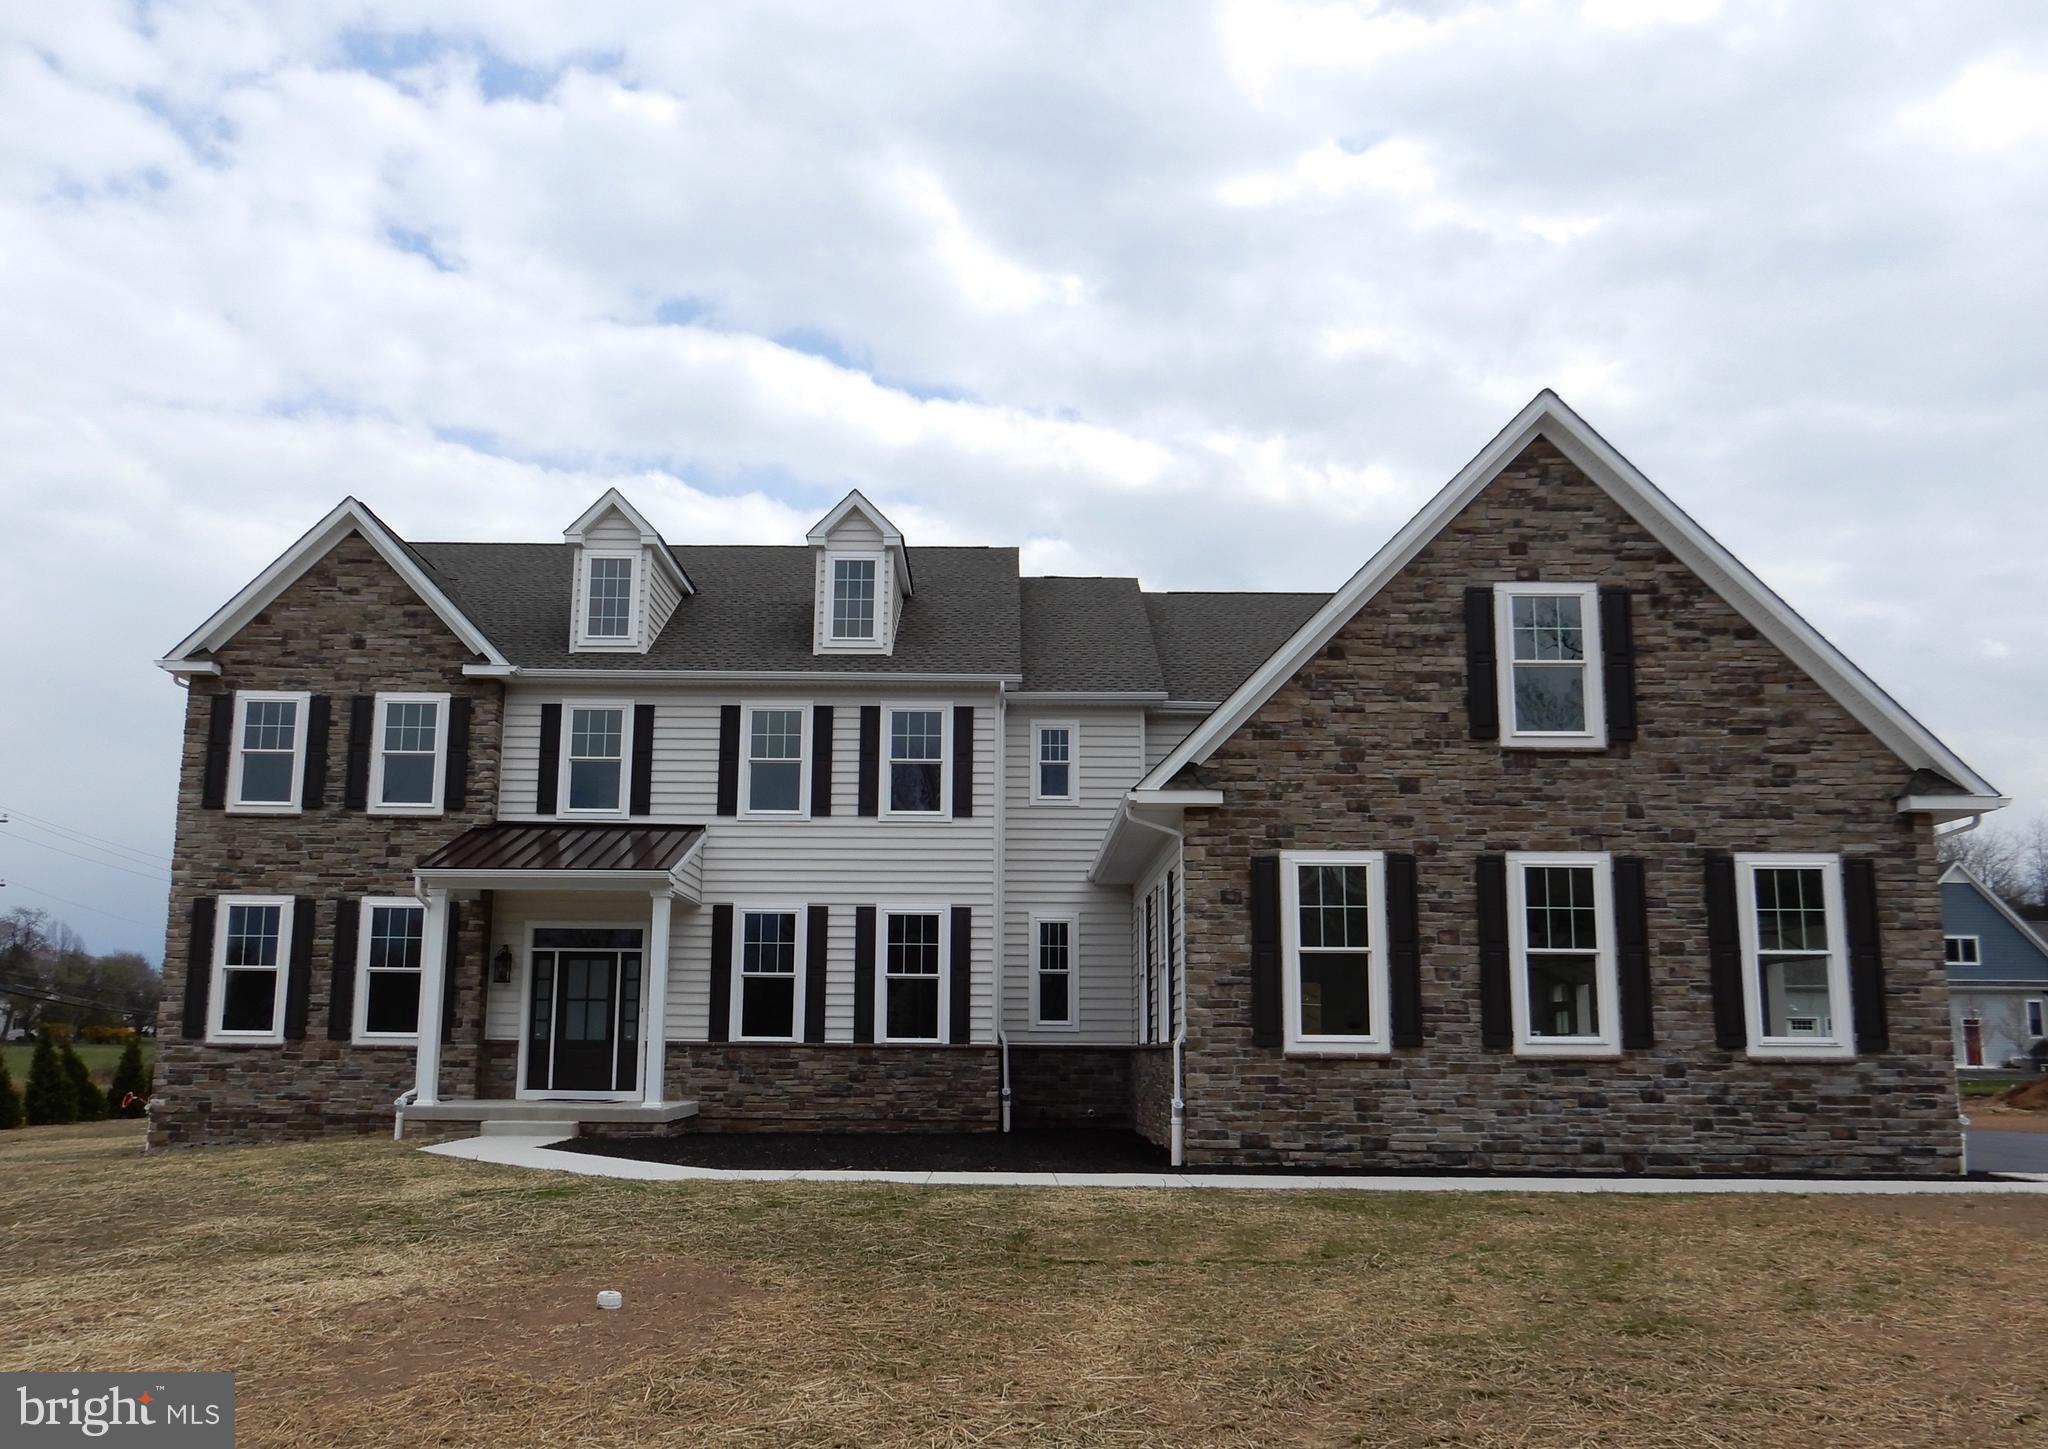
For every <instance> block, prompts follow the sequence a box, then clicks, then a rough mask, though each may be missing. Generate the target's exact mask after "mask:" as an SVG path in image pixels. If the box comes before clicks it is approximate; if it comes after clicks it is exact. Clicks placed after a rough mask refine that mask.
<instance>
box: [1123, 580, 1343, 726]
mask: <svg viewBox="0 0 2048 1449" xmlns="http://www.w3.org/2000/svg"><path fill="white" fill-rule="evenodd" d="M1329 597H1330V596H1329V595H1328V594H1202V593H1190V594H1147V595H1145V612H1146V613H1147V615H1149V616H1150V618H1151V621H1152V646H1153V648H1154V649H1156V650H1157V651H1158V653H1159V664H1160V667H1161V669H1162V670H1164V672H1165V675H1166V694H1167V698H1169V699H1173V700H1183V701H1190V702H1193V701H1200V702H1202V703H1206V704H1220V703H1221V702H1222V701H1224V700H1225V699H1228V698H1229V697H1230V694H1231V692H1232V691H1233V690H1235V689H1236V688H1237V687H1238V686H1239V685H1240V684H1242V683H1244V681H1245V679H1246V678H1247V677H1249V676H1250V674H1251V672H1252V671H1253V670H1255V669H1257V668H1258V667H1259V666H1260V665H1261V664H1264V663H1265V662H1266V660H1267V659H1268V658H1269V657H1270V656H1271V655H1272V653H1273V651H1274V650H1276V649H1278V648H1279V647H1280V646H1281V645H1282V644H1284V643H1286V642H1287V640H1288V638H1289V637H1290V636H1291V635H1292V634H1293V633H1294V631H1295V630H1296V629H1299V628H1300V627H1301V626H1302V625H1303V624H1305V623H1307V622H1308V617H1309V615H1311V614H1313V613H1314V612H1315V611H1316V610H1317V609H1320V608H1321V607H1322V606H1323V605H1324V603H1326V602H1327V601H1328V600H1329Z"/></svg>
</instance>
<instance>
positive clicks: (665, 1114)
mask: <svg viewBox="0 0 2048 1449" xmlns="http://www.w3.org/2000/svg"><path fill="white" fill-rule="evenodd" d="M696 1115H697V1104H696V1103H695V1102H664V1103H662V1104H661V1105H660V1106H658V1107H650V1106H648V1105H647V1104H646V1103H645V1102H566V1101H561V1100H555V1101H513V1100H511V1099H508V1098H496V1099H490V1098H486V1099H482V1100H454V1101H443V1102H436V1103H434V1104H433V1105H432V1106H421V1105H414V1106H411V1107H407V1108H406V1109H405V1120H406V1121H408V1122H588V1123H598V1122H604V1123H619V1124H622V1125H627V1126H635V1125H637V1126H660V1125H665V1124H667V1123H671V1122H680V1121H683V1120H684V1119H685V1118H689V1117H694V1116H696Z"/></svg>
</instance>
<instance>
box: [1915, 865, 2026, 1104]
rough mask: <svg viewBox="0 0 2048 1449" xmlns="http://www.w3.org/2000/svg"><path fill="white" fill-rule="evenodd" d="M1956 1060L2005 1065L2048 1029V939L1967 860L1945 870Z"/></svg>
mask: <svg viewBox="0 0 2048 1449" xmlns="http://www.w3.org/2000/svg"><path fill="white" fill-rule="evenodd" d="M1941 921H1942V932H1943V935H1944V938H1945V939H1944V943H1943V947H1944V954H1945V955H1946V956H1947V959H1948V984H1949V1015H1950V1019H1951V1021H1952V1022H1953V1023H1954V1028H1955V1040H1956V1065H1957V1066H1961V1067H2002V1066H2006V1065H2007V1064H2009V1063H2011V1062H2012V1061H2013V1060H2014V1059H2015V1058H2025V1057H2026V1055H2027V1053H2028V1050H2029V1049H2030V1048H2031V1047H2032V1046H2033V1045H2034V1043H2036V1042H2038V1041H2040V1040H2041V1039H2042V1038H2043V1037H2048V941H2044V940H2042V938H2041V937H2040V935H2039V934H2038V933H2036V931H2035V929H2034V927H2033V926H2032V925H2030V924H2029V923H2028V922H2026V921H2024V920H2022V919H2021V918H2020V916H2019V913H2018V912H2016V911H2014V910H2013V908H2012V907H2011V906H2008V905H2007V904H2006V903H2005V902H2004V901H2002V900H2000V899H1999V898H1998V896H1997V895H1996V894H1995V893H1994V892H1992V891H1991V890H1990V889H1989V888H1988V887H1986V886H1985V884H1984V883H1983V882H1982V881H1980V880H1978V879H1977V877H1975V876H1974V875H1971V874H1970V872H1969V871H1968V870H1966V869H1964V868H1963V867H1962V866H1960V865H1952V866H1950V867H1949V868H1948V869H1947V870H1946V871H1944V872H1943V873H1942V877H1941Z"/></svg>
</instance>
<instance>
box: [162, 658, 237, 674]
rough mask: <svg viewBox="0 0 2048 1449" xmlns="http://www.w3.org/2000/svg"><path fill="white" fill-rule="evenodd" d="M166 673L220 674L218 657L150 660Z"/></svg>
mask: <svg viewBox="0 0 2048 1449" xmlns="http://www.w3.org/2000/svg"><path fill="white" fill-rule="evenodd" d="M150 662H151V663H153V664H155V665H156V667H157V668H159V669H161V670H163V671H164V672H165V673H166V674H218V673H220V661H219V660H217V659H154V660H151V661H150Z"/></svg>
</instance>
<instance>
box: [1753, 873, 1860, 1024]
mask: <svg viewBox="0 0 2048 1449" xmlns="http://www.w3.org/2000/svg"><path fill="white" fill-rule="evenodd" d="M1735 904H1736V926H1737V928H1738V930H1739V932H1740V935H1741V942H1742V995H1743V1006H1744V1011H1745V1014H1746V1016H1747V1020H1748V1026H1749V1054H1750V1055H1751V1056H1753V1057H1793V1058H1799V1057H1805V1058H1841V1057H1852V1056H1854V1055H1855V1054H1856V1045H1855V1035H1854V1024H1853V1022H1852V1021H1851V1020H1850V1013H1849V947H1848V941H1847V939H1846V937H1845V934H1844V930H1843V922H1844V921H1845V920H1846V919H1847V918H1846V917H1845V916H1844V915H1843V912H1842V861H1841V857H1840V856H1835V855H1738V856H1736V857H1735Z"/></svg>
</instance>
